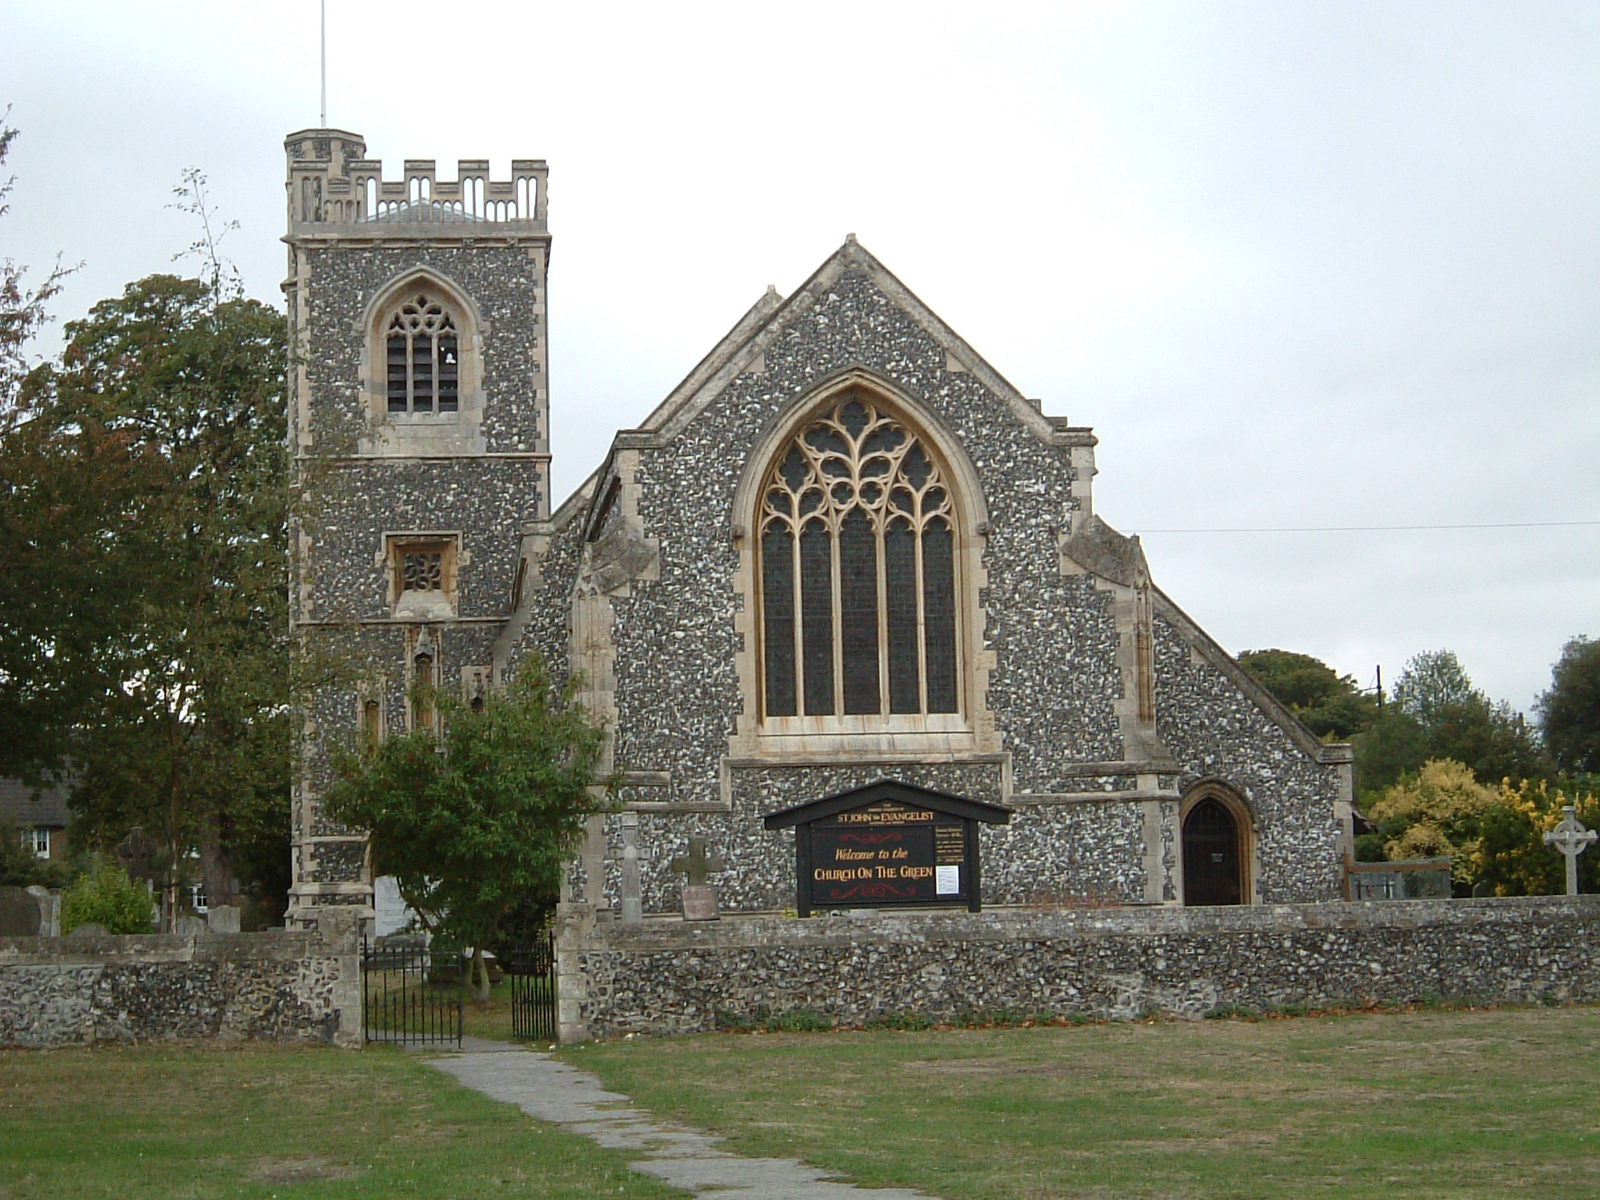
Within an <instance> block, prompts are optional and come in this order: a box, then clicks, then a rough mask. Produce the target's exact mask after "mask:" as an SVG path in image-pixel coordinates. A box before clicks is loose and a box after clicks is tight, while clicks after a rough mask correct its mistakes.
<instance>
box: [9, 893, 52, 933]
mask: <svg viewBox="0 0 1600 1200" xmlns="http://www.w3.org/2000/svg"><path fill="white" fill-rule="evenodd" d="M41 923H42V915H41V913H40V912H39V902H38V900H36V899H35V898H34V897H32V896H30V895H29V894H28V891H27V889H26V888H19V887H0V937H38V936H39V927H40V924H41Z"/></svg>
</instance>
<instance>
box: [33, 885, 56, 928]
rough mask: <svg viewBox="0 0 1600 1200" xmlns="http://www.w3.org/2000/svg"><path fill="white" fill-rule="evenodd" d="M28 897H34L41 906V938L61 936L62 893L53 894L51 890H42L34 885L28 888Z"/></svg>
mask: <svg viewBox="0 0 1600 1200" xmlns="http://www.w3.org/2000/svg"><path fill="white" fill-rule="evenodd" d="M28 895H30V896H32V897H33V898H34V900H36V901H37V902H38V904H39V936H40V937H60V936H61V893H60V892H52V891H51V890H50V889H49V888H42V887H40V886H39V885H38V884H34V885H33V886H32V887H30V888H28Z"/></svg>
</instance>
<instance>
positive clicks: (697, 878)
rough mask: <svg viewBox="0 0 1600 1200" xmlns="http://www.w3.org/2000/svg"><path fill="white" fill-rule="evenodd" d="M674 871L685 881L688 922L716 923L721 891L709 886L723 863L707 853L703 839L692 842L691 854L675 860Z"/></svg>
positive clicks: (685, 912) (699, 838) (685, 911)
mask: <svg viewBox="0 0 1600 1200" xmlns="http://www.w3.org/2000/svg"><path fill="white" fill-rule="evenodd" d="M671 866H672V869H673V870H674V871H677V872H678V873H679V874H681V875H682V876H683V877H684V883H683V919H684V920H685V921H715V920H717V918H718V916H719V914H718V912H717V891H716V889H715V888H714V887H712V886H711V884H710V883H708V882H707V878H708V876H709V875H710V874H711V872H713V871H720V870H722V859H721V858H720V857H718V856H717V855H714V854H707V853H706V840H705V838H703V837H692V838H690V839H689V852H688V853H687V854H680V855H679V856H678V857H677V858H675V859H673V860H672V863H671Z"/></svg>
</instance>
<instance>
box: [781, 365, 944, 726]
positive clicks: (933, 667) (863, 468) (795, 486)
mask: <svg viewBox="0 0 1600 1200" xmlns="http://www.w3.org/2000/svg"><path fill="white" fill-rule="evenodd" d="M955 533H956V517H955V507H954V504H953V502H952V499H951V495H950V490H949V486H948V484H947V482H946V480H945V476H944V473H943V471H942V470H941V468H940V466H939V465H938V463H937V461H936V460H935V459H934V458H933V457H932V456H931V455H930V454H929V453H928V451H927V449H926V447H925V446H924V445H923V444H922V442H921V441H920V440H919V439H918V438H917V437H916V435H914V434H913V433H912V432H911V431H910V430H908V429H907V428H906V427H905V426H903V425H902V424H900V423H899V422H898V421H896V420H894V419H893V418H892V417H890V416H888V415H887V414H885V413H883V412H881V411H880V410H879V409H878V408H877V406H876V405H875V404H873V403H872V402H871V401H869V400H867V399H865V398H863V397H861V396H859V395H855V394H851V395H847V396H845V397H844V398H842V399H841V400H840V401H839V403H837V404H836V405H835V406H834V407H833V408H831V409H830V410H828V411H827V412H826V413H824V414H823V415H822V416H820V417H819V418H817V419H816V420H814V421H812V422H811V423H810V424H808V425H807V426H806V427H805V428H804V429H802V430H801V431H800V432H799V434H797V435H796V436H795V437H794V438H793V439H792V440H791V441H790V442H789V443H788V444H787V445H786V446H785V447H784V448H783V449H782V450H780V452H779V453H778V455H777V456H776V458H775V460H774V463H773V465H772V467H771V468H770V469H769V470H768V473H767V477H766V480H765V482H764V484H763V487H762V498H761V501H760V508H759V515H758V540H759V557H760V566H759V580H760V587H761V598H762V599H761V616H762V630H761V649H762V678H763V688H762V695H763V712H764V715H765V716H766V717H799V716H807V717H810V716H872V715H877V716H889V715H898V714H931V713H955V712H957V711H958V710H959V707H960V695H959V688H958V686H957V676H958V663H957V651H956V645H957V631H956V622H957V617H956V609H957V603H956V600H957V593H956V566H955V549H956V538H955Z"/></svg>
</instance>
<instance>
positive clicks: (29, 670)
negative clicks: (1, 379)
mask: <svg viewBox="0 0 1600 1200" xmlns="http://www.w3.org/2000/svg"><path fill="white" fill-rule="evenodd" d="M66 332H67V338H68V340H67V345H66V348H65V350H64V351H63V353H62V355H61V357H60V360H59V361H58V362H56V363H53V364H48V365H46V366H43V367H40V368H37V369H36V370H34V371H32V372H31V373H30V374H29V375H28V377H27V378H26V380H25V381H24V382H23V383H22V385H21V387H20V388H19V389H18V390H17V393H16V395H15V397H14V399H13V401H12V403H10V404H9V405H8V407H7V409H6V412H5V421H6V427H5V430H4V432H5V437H4V441H3V443H0V479H3V485H0V724H3V725H4V727H5V728H7V729H9V730H13V731H18V730H20V731H23V736H20V737H17V738H14V739H12V740H10V742H9V743H8V744H7V745H6V748H5V749H4V750H3V751H0V769H3V770H8V771H16V770H31V771H35V772H36V771H38V770H41V769H46V768H51V767H54V768H56V769H57V770H62V769H67V768H70V770H71V771H72V773H73V774H74V775H75V776H76V778H77V787H76V789H75V793H74V796H73V805H74V808H75V809H76V817H75V822H76V827H77V828H78V829H79V831H80V835H81V836H87V837H88V838H89V839H91V840H95V841H98V842H99V843H100V844H102V845H105V844H109V843H114V842H115V841H116V840H118V839H119V838H120V837H121V836H123V835H124V834H125V833H126V832H127V830H128V828H129V827H130V826H131V825H136V824H137V825H142V826H143V827H144V828H145V829H146V831H147V832H148V833H150V834H151V835H152V836H154V837H155V838H156V839H157V841H158V842H159V843H160V844H161V845H162V846H163V848H164V850H165V852H166V859H167V862H166V866H167V868H168V872H169V886H171V887H174V888H175V886H176V877H177V873H178V870H179V868H180V866H181V865H182V862H183V860H184V858H185V857H186V856H187V854H188V852H190V851H191V850H192V849H195V848H198V850H199V852H200V857H201V863H202V867H203V871H204V878H205V883H206V886H207V890H208V893H209V894H210V895H211V896H212V897H213V898H214V899H226V898H228V897H229V880H230V877H231V876H232V875H233V873H234V869H235V867H236V866H237V865H239V864H241V863H243V862H245V861H253V862H254V865H255V867H256V871H257V873H262V874H274V875H276V876H277V878H275V879H271V880H267V881H263V882H268V883H269V884H271V885H274V886H279V887H281V886H282V883H283V882H284V877H285V876H286V873H287V817H286V813H287V809H288V804H287V776H288V769H287V764H288V762H289V753H290V750H289V728H288V726H289V718H288V700H289V690H288V688H289V676H288V655H287V645H286V635H287V619H286V597H285V578H286V554H287V505H288V489H287V473H286V461H285V460H286V448H285V420H286V414H285V409H284V391H283V388H284V362H285V322H284V319H283V317H282V316H281V315H280V314H278V313H277V312H275V311H273V310H272V309H270V308H268V307H267V306H265V305H263V304H260V303H257V302H255V301H251V300H245V299H239V298H229V297H225V296H222V295H219V294H218V292H217V291H216V289H215V287H213V286H208V285H207V284H204V283H201V282H199V281H196V280H186V279H179V278H175V277H173V276H168V275H156V276H151V277H150V278H148V279H145V280H142V281H140V282H139V283H135V284H131V285H129V287H128V288H127V290H126V291H125V292H124V293H123V295H122V296H120V297H118V298H116V299H113V300H106V301H103V302H101V303H100V304H97V305H96V306H95V307H94V308H93V309H92V310H91V311H90V312H89V314H88V316H87V317H85V318H84V319H82V320H80V321H76V322H73V323H71V324H69V325H68V326H67V328H66Z"/></svg>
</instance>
